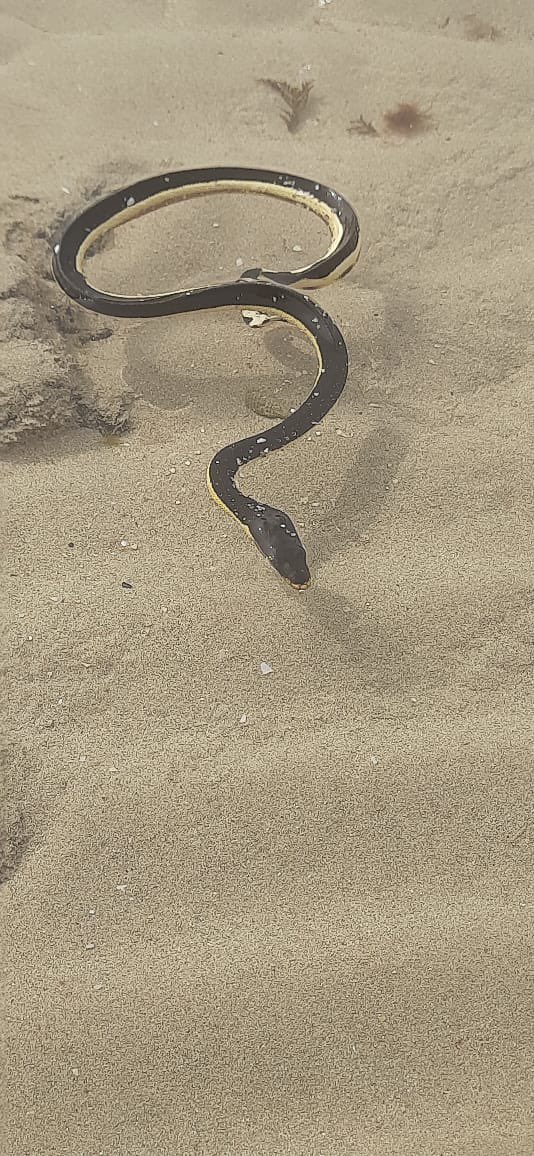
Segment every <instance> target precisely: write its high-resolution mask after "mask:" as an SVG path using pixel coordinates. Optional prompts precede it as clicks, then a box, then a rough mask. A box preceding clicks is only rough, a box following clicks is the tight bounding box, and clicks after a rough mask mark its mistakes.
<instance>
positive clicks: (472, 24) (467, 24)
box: [463, 12, 501, 40]
mask: <svg viewBox="0 0 534 1156" xmlns="http://www.w3.org/2000/svg"><path fill="white" fill-rule="evenodd" d="M463 25H464V31H465V37H466V40H498V39H499V37H500V35H501V33H500V32H499V29H498V28H496V27H495V25H494V24H487V23H486V21H485V20H480V19H479V17H478V16H477V15H476V14H475V13H474V12H470V13H469V15H468V16H464V18H463Z"/></svg>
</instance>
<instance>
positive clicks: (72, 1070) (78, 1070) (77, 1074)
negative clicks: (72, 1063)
mask: <svg viewBox="0 0 534 1156" xmlns="http://www.w3.org/2000/svg"><path fill="white" fill-rule="evenodd" d="M71 1072H72V1074H73V1076H79V1075H80V1069H79V1068H71Z"/></svg>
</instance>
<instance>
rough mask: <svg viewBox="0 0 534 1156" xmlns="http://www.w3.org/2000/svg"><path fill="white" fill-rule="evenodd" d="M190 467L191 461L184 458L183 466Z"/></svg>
mask: <svg viewBox="0 0 534 1156" xmlns="http://www.w3.org/2000/svg"><path fill="white" fill-rule="evenodd" d="M190 465H191V459H190V458H186V460H185V462H184V466H190Z"/></svg>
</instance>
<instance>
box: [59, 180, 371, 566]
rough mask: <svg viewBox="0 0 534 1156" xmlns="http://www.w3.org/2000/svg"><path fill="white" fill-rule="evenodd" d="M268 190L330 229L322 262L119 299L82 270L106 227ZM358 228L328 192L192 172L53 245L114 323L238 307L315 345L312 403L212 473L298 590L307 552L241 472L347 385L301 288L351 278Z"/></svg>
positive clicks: (144, 188) (336, 346)
mask: <svg viewBox="0 0 534 1156" xmlns="http://www.w3.org/2000/svg"><path fill="white" fill-rule="evenodd" d="M222 192H236V193H263V194H267V195H268V196H275V197H282V198H284V199H286V200H289V201H292V202H293V203H296V204H300V205H304V206H306V207H307V208H308V209H311V210H312V212H314V213H317V214H318V215H319V216H320V217H322V219H323V220H324V221H326V223H327V225H328V226H329V229H330V233H331V244H330V247H329V249H328V251H327V253H326V254H325V255H324V256H323V257H321V258H320V259H319V260H318V261H315V262H313V264H311V265H307V266H306V267H305V268H303V269H297V270H293V271H292V272H272V271H269V270H266V269H248V270H247V271H246V272H245V273H243V274H242V275H241V276H240V278H239V280H238V281H230V282H224V283H222V284H219V285H210V286H206V287H205V288H201V289H186V290H180V291H177V292H172V293H161V294H158V295H153V296H135V297H120V296H116V295H115V294H113V293H105V292H102V291H101V290H99V289H96V288H94V286H92V285H90V284H89V282H88V281H87V278H86V276H85V274H84V272H83V267H84V260H85V257H86V255H87V252H88V250H89V249H90V248H91V246H92V245H93V244H94V242H95V241H96V240H97V239H98V238H99V237H102V236H103V234H104V233H107V232H108V231H109V230H110V229H114V228H116V226H117V225H122V224H124V223H125V222H126V221H131V220H133V219H134V218H136V217H140V216H142V215H143V214H144V213H150V212H152V211H153V210H154V209H159V208H160V207H161V206H163V205H168V204H170V203H171V202H174V201H179V200H185V199H186V198H189V197H195V196H200V195H202V194H209V193H222ZM359 243H360V229H359V225H358V220H357V217H356V214H355V212H354V210H353V209H352V208H351V206H350V205H349V204H348V203H347V201H345V200H344V198H343V197H342V196H340V194H339V193H336V192H335V191H334V190H333V189H330V188H328V187H327V186H326V185H321V184H317V183H316V182H314V181H309V180H305V179H304V178H303V177H295V176H292V175H290V174H288V173H277V172H266V171H264V170H263V169H243V168H213V169H189V170H187V171H178V172H173V173H162V174H161V175H160V176H156V177H148V178H147V179H146V180H142V181H138V182H137V183H136V184H133V185H130V186H129V187H128V188H123V189H119V190H118V191H117V192H115V193H112V194H111V195H110V196H107V197H104V198H103V199H102V200H100V201H98V202H97V203H96V204H94V205H92V206H90V208H88V209H85V210H84V211H83V212H82V213H80V215H79V216H78V217H76V219H75V220H74V221H72V222H71V223H70V224H69V225H68V226H67V227H66V228H65V230H64V232H63V235H62V237H61V239H60V241H59V242H58V244H56V245H55V246H54V255H53V261H52V265H53V272H54V276H55V278H56V280H57V282H58V283H59V285H60V286H61V288H62V289H63V290H64V292H65V293H67V294H68V296H69V297H72V298H73V300H74V301H77V302H78V304H79V305H83V307H84V308H85V309H91V310H93V311H94V312H96V313H103V314H107V315H110V316H113V317H164V316H167V315H170V314H174V313H187V312H192V311H194V310H197V309H219V308H221V307H223V306H234V307H237V308H238V309H239V310H240V311H241V313H243V312H244V311H247V310H251V311H257V312H258V313H261V314H263V315H264V316H265V317H268V318H278V319H279V320H283V321H288V322H290V323H291V324H292V325H296V326H297V327H298V328H299V329H301V330H303V331H304V332H305V333H306V334H307V336H308V337H310V338H311V341H312V343H313V345H314V347H315V351H316V354H317V360H318V363H319V364H318V369H317V376H316V379H315V382H314V385H313V389H312V391H311V393H310V395H309V397H308V398H306V401H304V402H303V403H302V405H301V406H299V408H298V409H296V410H295V411H294V412H292V413H290V414H289V416H288V417H286V418H284V420H283V421H280V422H279V423H278V424H277V425H274V426H272V427H271V428H270V429H266V430H263V431H262V432H261V433H259V434H257V435H255V436H254V437H250V438H243V439H242V440H241V441H238V442H234V443H233V444H232V445H229V446H226V447H225V448H224V449H221V450H219V452H218V453H217V454H216V455H215V457H214V458H213V459H212V461H211V462H210V464H209V467H208V488H209V491H210V493H211V495H212V497H213V498H214V499H215V501H216V502H218V504H219V505H220V506H222V507H223V509H225V510H226V511H227V512H228V513H229V514H232V516H233V517H234V518H236V519H237V521H238V522H240V524H241V525H242V526H243V528H244V530H245V531H246V532H247V534H249V535H251V537H252V538H253V539H254V541H255V542H256V545H257V546H259V549H260V550H261V552H262V553H263V554H264V555H265V557H266V558H267V559H268V560H269V562H270V563H271V564H272V566H274V568H275V570H277V571H278V573H279V574H280V575H281V576H282V577H283V578H285V579H287V581H289V582H290V583H291V585H292V586H294V587H296V588H298V589H301V588H302V587H304V586H308V585H309V582H310V572H309V569H308V564H307V561H306V552H305V549H304V546H303V545H302V542H301V541H300V538H299V535H298V533H297V531H296V529H295V526H294V524H293V522H292V520H291V518H290V517H289V515H288V514H285V513H284V512H283V511H282V510H278V509H276V508H275V507H274V506H269V505H266V504H265V503H264V502H260V501H257V500H255V499H254V498H251V497H247V496H246V495H245V494H243V493H242V492H241V490H239V489H238V487H237V485H236V477H237V474H238V471H239V469H240V468H241V466H243V465H245V464H246V463H247V462H251V461H254V459H255V458H258V457H260V456H262V455H265V454H268V453H271V452H272V451H273V450H278V449H281V448H282V447H283V446H286V445H288V444H289V443H290V442H293V441H295V439H296V438H299V437H301V436H302V434H304V433H306V432H307V431H308V430H309V429H311V428H312V427H314V426H316V425H317V423H318V422H320V421H321V420H322V418H323V417H324V416H325V414H326V413H328V411H329V409H331V407H332V406H333V405H334V403H335V402H336V401H337V399H338V398H339V396H340V394H341V392H342V390H343V388H344V386H345V382H346V379H347V373H348V355H347V349H346V346H345V342H344V340H343V337H342V336H341V333H340V331H339V329H338V328H337V326H336V325H335V324H334V322H333V321H332V319H331V317H329V316H328V314H327V313H325V312H324V310H323V309H320V308H319V306H318V305H316V304H315V302H314V301H312V300H310V298H309V297H308V296H307V294H306V293H303V292H300V290H305V289H316V288H320V286H321V285H326V284H328V282H330V281H334V280H336V279H337V278H338V277H342V276H344V275H345V273H348V271H349V269H351V268H352V266H353V265H354V264H355V262H356V260H357V258H358V252H359Z"/></svg>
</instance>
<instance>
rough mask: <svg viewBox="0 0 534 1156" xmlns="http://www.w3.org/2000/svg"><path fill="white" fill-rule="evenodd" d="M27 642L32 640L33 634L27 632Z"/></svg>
mask: <svg viewBox="0 0 534 1156" xmlns="http://www.w3.org/2000/svg"><path fill="white" fill-rule="evenodd" d="M28 642H33V634H28Z"/></svg>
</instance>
